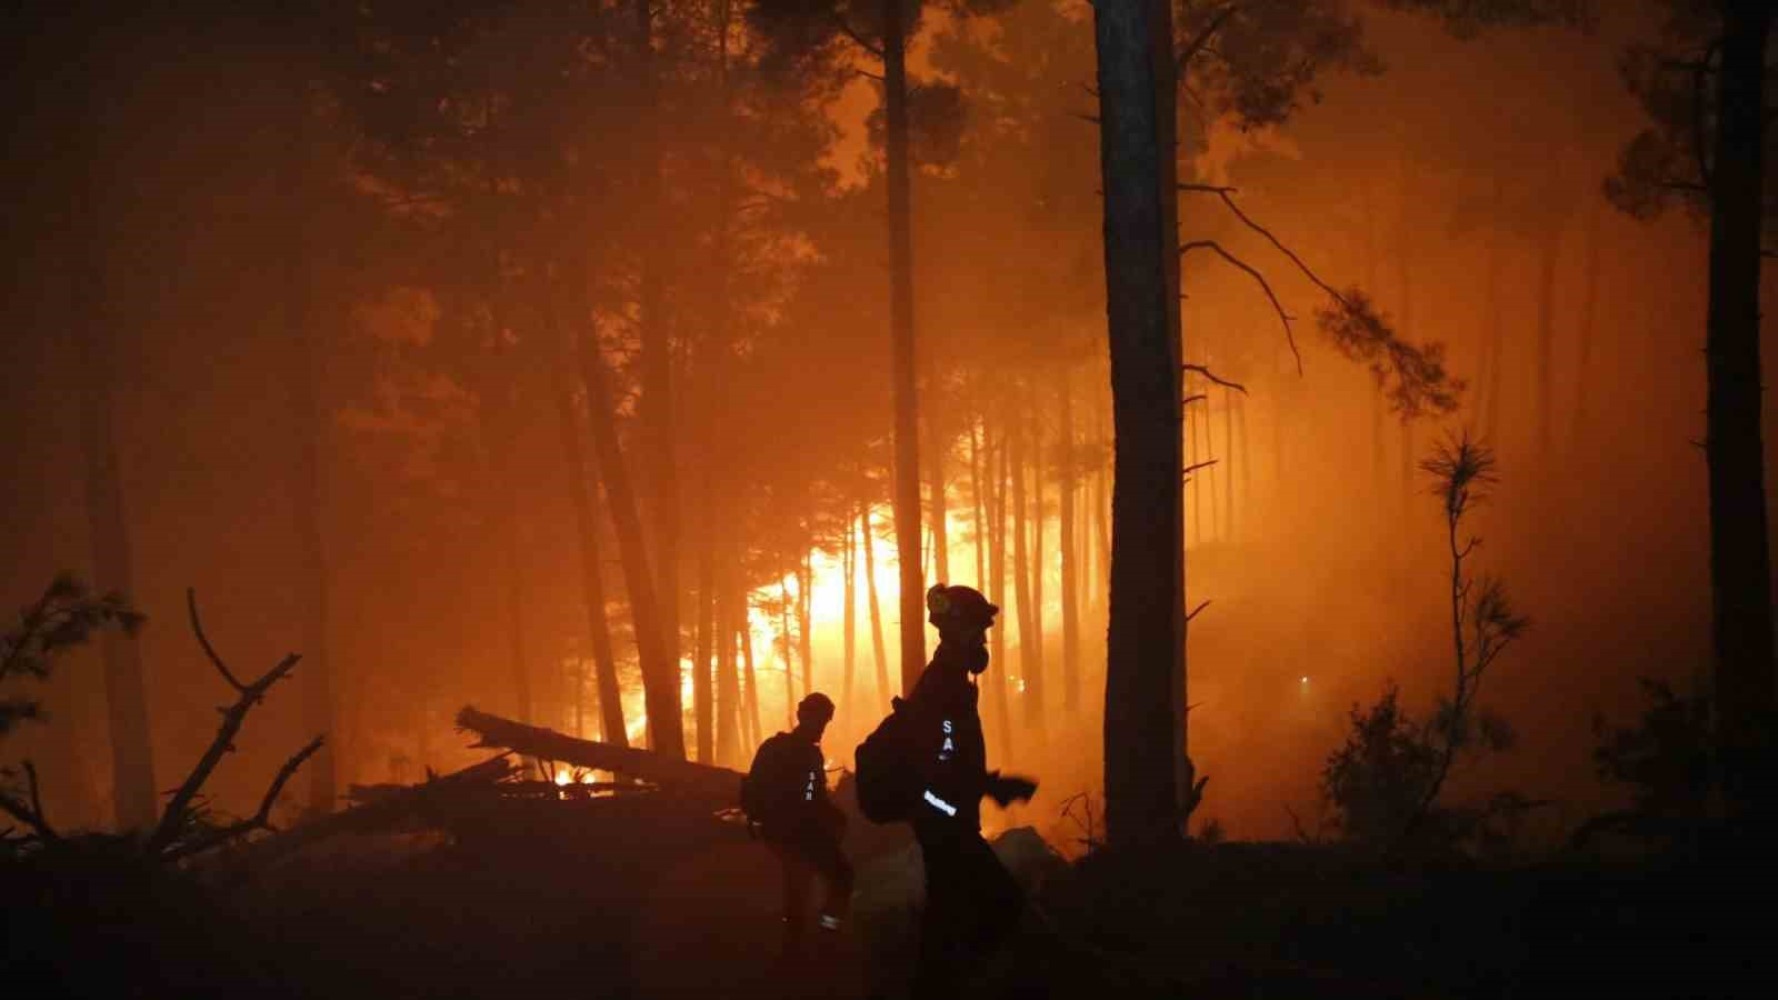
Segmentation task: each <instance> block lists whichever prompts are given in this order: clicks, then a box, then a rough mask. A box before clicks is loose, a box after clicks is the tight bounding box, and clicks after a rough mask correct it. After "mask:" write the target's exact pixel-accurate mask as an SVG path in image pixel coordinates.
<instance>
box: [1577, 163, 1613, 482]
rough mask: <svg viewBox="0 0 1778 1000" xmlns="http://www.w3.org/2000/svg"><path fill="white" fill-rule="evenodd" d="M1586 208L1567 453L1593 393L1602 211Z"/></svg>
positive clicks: (1596, 205) (1592, 203) (1592, 202)
mask: <svg viewBox="0 0 1778 1000" xmlns="http://www.w3.org/2000/svg"><path fill="white" fill-rule="evenodd" d="M1588 205H1589V207H1588V209H1587V228H1586V241H1587V245H1586V262H1585V264H1584V265H1583V267H1585V269H1586V274H1585V276H1584V280H1585V282H1586V288H1585V290H1584V291H1583V292H1582V296H1581V304H1580V327H1579V329H1577V330H1576V331H1575V334H1576V336H1577V338H1578V339H1579V340H1580V357H1579V359H1578V360H1577V361H1576V362H1575V370H1574V410H1573V411H1572V412H1573V424H1572V426H1570V428H1569V430H1568V447H1569V449H1570V450H1571V451H1578V450H1579V449H1580V447H1581V435H1582V434H1584V433H1586V426H1587V394H1588V393H1590V392H1592V390H1593V386H1592V384H1591V382H1590V381H1589V379H1591V377H1592V368H1593V339H1594V336H1595V334H1596V330H1595V327H1596V326H1597V324H1598V319H1599V249H1600V247H1599V227H1600V224H1601V223H1602V221H1603V219H1604V216H1605V211H1604V208H1603V206H1602V205H1601V203H1600V201H1599V199H1598V198H1597V197H1596V196H1595V197H1594V198H1592V199H1589V201H1588Z"/></svg>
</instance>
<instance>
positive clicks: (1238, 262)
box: [1179, 195, 1344, 375]
mask: <svg viewBox="0 0 1778 1000" xmlns="http://www.w3.org/2000/svg"><path fill="white" fill-rule="evenodd" d="M1224 197H1225V198H1226V197H1227V195H1224ZM1193 250H1214V251H1216V253H1217V255H1218V256H1220V257H1222V259H1223V260H1226V261H1228V262H1229V263H1230V264H1232V265H1234V266H1235V267H1238V268H1240V269H1241V270H1243V271H1246V272H1247V273H1248V274H1249V275H1251V276H1252V277H1253V280H1254V281H1257V282H1259V287H1260V288H1261V290H1263V291H1264V292H1265V293H1266V298H1267V299H1270V300H1271V302H1272V308H1273V309H1275V310H1277V312H1278V319H1279V320H1281V321H1282V322H1283V323H1284V339H1285V340H1286V341H1287V342H1289V344H1290V353H1291V354H1292V355H1293V356H1294V357H1295V358H1296V371H1297V374H1298V375H1301V374H1302V373H1303V355H1302V352H1301V351H1299V350H1297V347H1296V333H1295V331H1294V330H1292V329H1291V326H1290V320H1291V316H1290V314H1289V313H1287V312H1285V311H1284V303H1283V302H1281V301H1279V300H1278V293H1277V292H1274V291H1272V284H1271V282H1269V281H1267V280H1266V276H1265V275H1263V274H1261V273H1259V271H1258V270H1256V269H1255V268H1254V267H1253V265H1251V264H1249V263H1247V262H1246V261H1244V260H1242V259H1241V258H1239V257H1236V256H1235V255H1234V254H1232V253H1229V252H1228V251H1227V250H1225V249H1223V246H1222V244H1220V243H1218V242H1216V241H1215V240H1193V241H1191V242H1189V243H1186V244H1183V245H1182V246H1180V248H1179V255H1180V256H1181V257H1183V256H1185V255H1186V254H1188V253H1191V252H1192V251H1193ZM1324 287H1325V286H1324ZM1330 291H1331V289H1330ZM1333 294H1334V297H1335V298H1339V294H1338V293H1337V292H1336V293H1333ZM1341 301H1344V300H1343V299H1342V300H1341Z"/></svg>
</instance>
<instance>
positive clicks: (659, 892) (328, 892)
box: [0, 798, 1778, 1000]
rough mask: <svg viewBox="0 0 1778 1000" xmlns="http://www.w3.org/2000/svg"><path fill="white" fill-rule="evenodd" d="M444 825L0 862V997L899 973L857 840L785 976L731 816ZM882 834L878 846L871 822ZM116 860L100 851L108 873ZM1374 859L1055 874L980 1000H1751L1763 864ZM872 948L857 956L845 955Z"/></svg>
mask: <svg viewBox="0 0 1778 1000" xmlns="http://www.w3.org/2000/svg"><path fill="white" fill-rule="evenodd" d="M513 805H514V806H515V808H514V809H513V810H511V811H510V812H509V813H503V814H502V815H501V816H500V818H499V821H498V822H491V821H490V822H484V823H482V824H481V825H480V826H479V828H478V827H476V826H474V825H473V824H472V825H470V826H468V827H462V826H460V827H459V829H458V830H457V831H456V833H457V835H456V837H454V838H451V837H444V836H441V835H438V834H425V833H416V834H410V835H404V836H384V837H374V838H373V837H357V838H352V839H340V840H337V841H334V842H331V843H330V844H328V845H326V846H324V847H321V848H316V849H314V850H311V851H309V852H307V853H305V854H304V855H301V856H299V857H297V858H293V859H290V860H288V861H286V862H284V863H282V864H280V865H278V866H276V867H274V868H272V869H271V870H269V871H260V872H258V873H256V874H255V875H254V876H253V877H251V878H249V879H247V880H245V881H243V882H239V883H237V884H235V885H233V886H232V887H231V888H229V889H228V890H227V891H220V890H218V889H216V888H214V887H208V888H201V887H199V885H197V883H196V882H195V881H194V880H193V879H192V878H190V877H189V876H186V875H181V874H176V873H167V872H152V873H148V872H145V871H144V869H143V868H141V867H140V865H138V864H136V863H134V862H132V861H131V860H129V859H128V858H127V857H124V856H123V855H122V853H121V852H112V853H111V854H110V855H104V854H101V855H100V856H99V857H98V858H95V856H94V853H93V852H92V851H91V850H85V851H81V852H78V854H76V853H72V852H68V851H66V850H64V851H63V852H60V853H61V855H62V856H61V857H60V858H58V857H56V856H52V855H51V854H47V853H46V854H40V855H38V856H37V857H35V858H34V859H31V860H29V861H24V862H21V861H17V860H13V861H5V862H0V892H3V893H4V895H3V899H4V902H5V907H6V908H5V919H4V928H3V929H4V931H5V937H4V940H5V942H6V946H5V948H6V950H5V962H4V966H3V969H0V985H3V986H4V993H5V994H6V995H7V996H33V997H35V996H93V997H209V996H218V997H220V996H225V995H226V996H229V997H236V998H239V997H256V998H257V997H265V998H283V997H291V998H296V997H303V998H308V997H327V998H339V1000H346V998H357V997H365V998H372V997H374V998H378V1000H389V998H396V997H427V998H455V997H463V998H471V997H474V998H493V997H564V998H566V997H611V998H634V1000H655V998H664V997H692V996H696V997H831V998H848V1000H849V998H854V997H862V996H865V995H866V992H865V980H866V978H867V977H872V978H874V979H876V980H878V981H879V982H885V983H888V984H889V985H890V986H891V990H890V994H889V995H893V989H892V987H893V981H894V980H895V978H896V974H897V973H898V972H899V971H901V970H905V968H906V963H907V952H906V950H905V948H906V944H907V938H906V933H907V923H906V916H907V914H906V913H905V912H904V911H903V908H904V907H905V906H906V905H907V903H908V902H909V900H908V898H907V896H906V893H907V892H908V891H909V886H910V883H917V874H915V872H914V870H913V869H911V868H910V867H909V865H908V860H909V858H910V857H911V855H906V854H901V853H898V852H897V847H898V844H897V843H896V842H895V841H893V840H890V841H885V842H882V843H878V844H877V845H875V847H874V848H872V852H873V853H876V854H877V856H876V858H875V860H874V861H870V862H867V864H866V865H865V866H861V867H864V868H867V869H868V872H866V873H864V878H863V879H862V880H861V882H864V883H868V887H867V888H864V889H861V900H860V913H859V914H858V920H857V921H855V924H854V931H855V933H854V934H853V935H849V936H848V937H847V938H845V939H843V940H841V941H839V942H835V943H832V944H831V945H830V946H829V947H828V948H826V949H824V950H823V951H822V952H821V953H819V954H818V955H816V956H814V957H812V958H811V959H809V960H808V961H806V962H804V963H801V964H799V965H797V966H795V967H794V970H793V971H794V974H789V973H787V971H786V970H785V969H783V968H779V967H776V966H775V965H774V954H775V950H776V944H777V935H778V931H779V928H778V922H777V912H776V910H777V899H776V892H777V882H776V872H775V869H774V868H773V867H772V863H771V861H770V858H769V856H768V855H767V854H766V853H765V850H764V848H762V847H761V846H760V845H758V844H754V843H750V842H748V841H747V840H746V838H745V836H744V835H742V834H741V832H740V831H739V829H738V828H736V827H733V826H723V825H718V824H713V823H711V822H709V821H708V820H707V819H705V818H701V817H696V816H688V815H684V814H677V815H675V814H673V813H671V812H663V811H661V809H660V807H659V806H657V805H653V804H650V803H647V802H645V801H643V800H642V799H641V798H637V799H633V800H631V801H629V802H623V803H613V802H607V803H606V804H605V805H603V806H602V807H601V809H600V812H599V813H598V815H597V819H598V822H593V821H592V820H593V819H594V817H593V815H592V814H591V813H588V812H581V813H576V812H574V811H572V810H564V809H560V808H550V807H551V806H552V805H560V804H550V803H514V804H513ZM873 833H876V835H878V836H881V834H880V832H875V831H873ZM106 857H109V858H110V860H105V858H106ZM1742 857H1751V858H1753V859H1755V863H1753V864H1748V863H1745V862H1744V863H1734V862H1731V861H1729V860H1728V859H1727V857H1726V856H1717V857H1713V858H1711V859H1709V860H1707V861H1704V862H1698V861H1691V862H1678V861H1674V862H1659V861H1653V860H1647V859H1645V860H1643V861H1640V862H1637V863H1634V864H1626V863H1619V864H1616V865H1606V864H1604V863H1601V862H1597V861H1581V860H1569V861H1565V862H1563V863H1559V864H1558V863H1553V862H1552V863H1547V864H1541V865H1520V866H1515V867H1492V868H1484V867H1476V866H1467V865H1446V866H1443V867H1440V868H1436V869H1420V870H1416V871H1408V870H1403V869H1401V868H1399V867H1397V868H1393V869H1391V868H1385V867H1383V866H1381V865H1379V864H1377V863H1375V862H1371V861H1366V860H1364V859H1362V858H1359V857H1356V856H1353V855H1350V854H1347V853H1343V852H1340V851H1338V850H1336V849H1333V848H1326V847H1308V846H1301V845H1280V844H1256V843H1231V844H1225V845H1219V846H1213V847H1212V846H1204V845H1199V844H1190V845H1184V846H1181V847H1179V848H1176V849H1172V850H1168V851H1166V852H1163V853H1159V854H1153V855H1149V856H1146V857H1121V858H1120V857H1108V856H1103V855H1101V856H1096V857H1093V858H1089V859H1088V860H1086V861H1084V862H1082V863H1079V864H1076V865H1074V866H1071V867H1061V868H1058V869H1053V870H1051V871H1050V873H1049V875H1048V877H1047V879H1046V880H1045V884H1043V885H1042V886H1041V887H1040V888H1039V890H1038V892H1037V894H1036V899H1037V900H1038V904H1039V906H1038V909H1039V913H1037V914H1034V915H1032V916H1031V917H1030V918H1029V919H1028V920H1027V922H1026V926H1025V928H1024V931H1023V933H1022V934H1021V935H1020V936H1019V938H1018V940H1017V941H1016V943H1015V944H1014V945H1013V946H1012V947H1011V948H1009V949H1008V951H1007V952H1006V953H1005V954H1003V955H1001V956H1000V957H999V959H998V960H997V961H996V962H995V963H994V964H993V966H991V967H990V968H989V970H988V971H987V972H986V974H985V975H984V978H983V981H982V982H981V983H980V984H978V987H977V989H976V990H975V991H974V992H973V993H972V996H976V997H983V998H993V997H1049V996H1055V997H1077V996H1078V997H1087V998H1096V997H1113V996H1115V997H1201V998H1206V1000H1222V998H1236V997H1241V998H1246V997H1254V998H1258V997H1266V998H1295V997H1301V998H1305V1000H1307V998H1316V1000H1330V998H1344V997H1353V998H1357V997H1364V998H1367V1000H1376V998H1389V997H1402V998H1429V1000H1430V998H1470V997H1477V998H1480V997H1489V998H1496V997H1499V998H1504V997H1513V998H1522V997H1560V998H1563V1000H1577V998H1579V997H1593V996H1598V997H1610V998H1621V997H1688V998H1689V997H1698V998H1703V997H1725V998H1726V997H1755V996H1758V997H1762V998H1763V997H1770V996H1775V995H1778V990H1775V989H1774V987H1775V986H1778V978H1775V977H1774V968H1775V966H1778V963H1775V962H1774V960H1773V952H1774V947H1773V944H1774V943H1773V941H1772V932H1773V929H1774V927H1775V926H1778V924H1775V923H1774V921H1773V920H1772V919H1771V912H1772V908H1771V906H1770V905H1769V904H1768V902H1767V897H1766V896H1765V895H1764V894H1763V892H1762V882H1763V881H1764V879H1763V878H1762V877H1761V876H1762V875H1763V874H1764V872H1763V868H1765V867H1767V866H1768V865H1767V863H1766V861H1765V859H1764V857H1763V856H1762V855H1761V854H1760V853H1758V852H1754V853H1752V854H1744V855H1742ZM864 941H869V942H870V946H869V947H866V946H865V944H864V943H863V942H864Z"/></svg>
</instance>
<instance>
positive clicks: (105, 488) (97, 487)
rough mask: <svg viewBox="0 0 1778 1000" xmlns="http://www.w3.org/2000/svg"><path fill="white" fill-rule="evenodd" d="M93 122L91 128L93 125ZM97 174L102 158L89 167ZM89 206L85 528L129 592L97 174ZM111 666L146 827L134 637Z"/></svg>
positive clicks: (102, 579)
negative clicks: (98, 208)
mask: <svg viewBox="0 0 1778 1000" xmlns="http://www.w3.org/2000/svg"><path fill="white" fill-rule="evenodd" d="M89 127H90V126H89ZM91 166H92V170H93V173H94V174H97V173H98V172H99V169H100V167H99V164H97V163H94V164H92V165H91ZM88 184H89V188H88V190H87V191H86V192H85V199H84V204H82V205H80V206H79V207H77V208H76V210H75V211H76V218H78V219H80V221H81V222H82V223H84V226H83V227H82V228H83V229H84V230H85V233H86V238H87V240H89V241H90V242H89V245H88V246H87V247H86V248H85V252H86V253H87V254H88V255H89V256H88V260H87V267H88V269H89V271H88V275H87V279H86V280H85V281H84V282H77V283H76V284H75V286H74V291H75V294H76V295H78V296H79V299H77V300H76V302H75V303H74V310H75V313H74V314H75V315H76V316H78V317H79V322H80V327H79V330H80V333H81V335H82V339H83V340H84V341H85V344H84V354H85V363H86V367H87V370H86V371H85V372H83V373H82V376H83V377H81V378H80V379H79V385H80V386H81V390H82V392H81V431H82V438H83V442H82V443H83V445H84V450H85V453H86V454H85V459H86V514H87V528H88V531H89V532H90V540H91V544H92V549H93V586H94V589H96V590H98V591H99V592H101V593H102V592H105V591H111V590H115V591H119V592H121V593H125V594H128V593H130V591H131V585H132V583H133V582H134V576H135V574H134V569H133V566H132V553H131V551H130V523H129V516H128V514H127V513H126V512H125V510H124V495H123V482H122V479H121V477H120V475H119V470H118V460H117V440H116V436H115V430H114V423H113V422H114V421H115V419H116V415H115V409H116V400H115V398H114V394H115V392H116V390H117V386H118V384H119V373H118V371H117V360H116V359H117V357H118V354H119V351H118V341H120V340H121V339H122V337H121V336H120V334H119V332H118V330H119V326H120V324H119V323H118V317H117V316H116V315H115V314H114V311H115V309H116V307H115V306H114V305H113V302H114V301H115V300H114V299H113V298H112V297H111V296H113V295H115V294H116V293H117V291H118V288H117V286H116V285H114V284H113V283H111V281H110V280H109V278H110V275H109V274H108V273H107V271H108V267H107V261H106V259H105V253H106V247H107V246H108V244H109V240H108V238H107V237H106V235H105V234H106V233H107V228H106V224H105V220H104V219H102V218H101V217H100V213H99V212H98V211H97V205H98V203H99V200H100V199H99V194H100V189H99V180H98V178H97V177H96V176H95V177H92V178H90V179H89V181H88ZM99 653H100V656H101V658H102V660H103V662H104V668H105V704H106V713H107V721H108V723H109V730H110V735H111V771H112V789H111V798H112V808H113V811H114V813H115V816H116V820H117V825H118V828H119V829H120V830H146V829H149V828H151V827H152V826H153V825H154V823H155V820H156V816H157V808H156V803H157V800H158V796H157V795H156V794H155V783H154V752H153V750H154V748H153V744H152V742H151V741H150V739H149V727H148V691H147V687H146V685H145V683H144V682H143V670H142V651H141V647H140V646H138V645H137V644H136V640H134V639H132V638H129V637H127V636H121V635H117V634H115V633H113V632H106V633H105V634H104V635H102V636H101V637H100V638H99Z"/></svg>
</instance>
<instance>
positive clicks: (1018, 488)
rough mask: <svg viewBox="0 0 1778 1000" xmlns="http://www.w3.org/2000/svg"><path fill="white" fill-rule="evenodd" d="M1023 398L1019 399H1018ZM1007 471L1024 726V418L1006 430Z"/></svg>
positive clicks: (1029, 650)
mask: <svg viewBox="0 0 1778 1000" xmlns="http://www.w3.org/2000/svg"><path fill="white" fill-rule="evenodd" d="M1021 401H1022V400H1021ZM1007 472H1008V478H1009V479H1010V480H1011V481H1012V585H1013V601H1014V603H1015V604H1016V605H1017V607H1018V615H1017V618H1018V623H1019V680H1020V682H1021V683H1022V684H1023V688H1022V691H1021V695H1020V705H1021V708H1022V710H1023V711H1022V713H1021V714H1022V718H1023V721H1024V723H1025V725H1026V726H1028V727H1029V726H1031V725H1033V724H1034V722H1035V720H1034V718H1033V717H1032V712H1031V708H1030V699H1031V676H1032V674H1033V673H1035V672H1036V670H1037V654H1036V652H1035V651H1034V650H1035V648H1036V647H1037V645H1038V641H1039V640H1038V639H1037V635H1036V625H1035V623H1034V622H1033V621H1032V618H1031V526H1030V523H1029V521H1028V518H1029V517H1030V510H1031V508H1030V502H1029V498H1028V497H1027V496H1026V495H1025V494H1026V491H1025V435H1024V426H1023V421H1020V422H1018V423H1017V424H1015V425H1014V426H1013V427H1012V428H1009V429H1008V432H1007Z"/></svg>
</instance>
